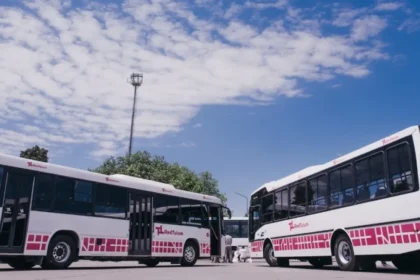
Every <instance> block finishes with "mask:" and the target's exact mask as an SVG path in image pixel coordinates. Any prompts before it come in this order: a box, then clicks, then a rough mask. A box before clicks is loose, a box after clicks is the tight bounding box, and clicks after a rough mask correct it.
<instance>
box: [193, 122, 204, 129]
mask: <svg viewBox="0 0 420 280" xmlns="http://www.w3.org/2000/svg"><path fill="white" fill-rule="evenodd" d="M202 126H203V124H202V123H196V124H194V125H193V127H194V128H201V127H202Z"/></svg>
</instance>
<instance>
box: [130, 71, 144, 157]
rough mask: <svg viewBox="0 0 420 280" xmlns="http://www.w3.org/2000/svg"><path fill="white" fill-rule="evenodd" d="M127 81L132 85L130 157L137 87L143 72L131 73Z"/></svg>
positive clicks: (139, 84)
mask: <svg viewBox="0 0 420 280" xmlns="http://www.w3.org/2000/svg"><path fill="white" fill-rule="evenodd" d="M128 82H129V83H130V84H131V85H132V86H133V87H134V99H133V111H132V113H131V129H130V142H129V145H128V156H129V157H131V148H132V145H133V130H134V117H135V115H136V101H137V88H138V87H140V86H141V85H142V83H143V74H141V73H133V74H131V76H130V78H129V80H128Z"/></svg>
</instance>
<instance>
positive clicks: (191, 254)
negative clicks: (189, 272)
mask: <svg viewBox="0 0 420 280" xmlns="http://www.w3.org/2000/svg"><path fill="white" fill-rule="evenodd" d="M184 257H185V259H186V260H187V261H188V262H192V261H194V258H195V250H194V248H193V247H191V246H188V247H187V248H185V252H184Z"/></svg>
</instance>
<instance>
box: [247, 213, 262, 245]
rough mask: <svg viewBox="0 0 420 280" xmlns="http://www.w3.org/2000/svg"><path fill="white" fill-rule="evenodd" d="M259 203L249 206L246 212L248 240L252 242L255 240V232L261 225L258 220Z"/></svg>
mask: <svg viewBox="0 0 420 280" xmlns="http://www.w3.org/2000/svg"><path fill="white" fill-rule="evenodd" d="M260 208H261V206H260V205H255V206H251V207H250V208H249V214H248V227H249V228H248V233H249V238H248V239H249V241H250V242H252V241H254V240H255V233H256V232H257V230H258V229H259V228H260V227H261V220H260Z"/></svg>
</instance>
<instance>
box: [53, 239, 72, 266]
mask: <svg viewBox="0 0 420 280" xmlns="http://www.w3.org/2000/svg"><path fill="white" fill-rule="evenodd" d="M70 253H71V249H70V246H69V245H68V244H67V243H65V242H60V243H57V245H55V247H54V249H53V251H52V256H53V258H54V260H55V261H56V262H58V263H63V262H66V261H67V260H68V259H69V258H70Z"/></svg>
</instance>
